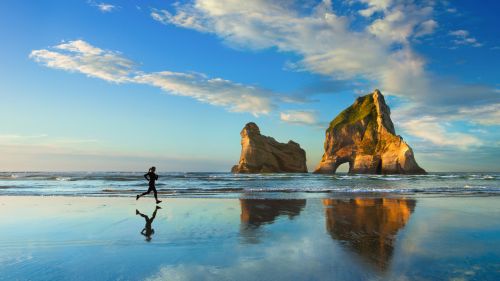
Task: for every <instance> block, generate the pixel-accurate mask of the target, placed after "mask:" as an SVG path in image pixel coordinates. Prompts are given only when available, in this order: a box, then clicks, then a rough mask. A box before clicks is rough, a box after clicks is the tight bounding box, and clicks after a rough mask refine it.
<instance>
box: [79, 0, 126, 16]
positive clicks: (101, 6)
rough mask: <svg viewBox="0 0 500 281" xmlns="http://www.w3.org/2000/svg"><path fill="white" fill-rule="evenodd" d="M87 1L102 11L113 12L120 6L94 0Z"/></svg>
mask: <svg viewBox="0 0 500 281" xmlns="http://www.w3.org/2000/svg"><path fill="white" fill-rule="evenodd" d="M87 3H88V4H89V5H90V6H93V7H96V8H97V9H99V11H101V12H103V13H110V12H113V11H114V10H116V9H118V8H119V7H118V6H115V5H113V4H109V3H104V2H101V3H97V2H96V1H94V0H88V1H87Z"/></svg>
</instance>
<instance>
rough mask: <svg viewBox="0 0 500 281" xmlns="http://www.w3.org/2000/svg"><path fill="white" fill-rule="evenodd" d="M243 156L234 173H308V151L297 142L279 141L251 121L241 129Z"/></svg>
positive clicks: (232, 170) (234, 168) (234, 167)
mask: <svg viewBox="0 0 500 281" xmlns="http://www.w3.org/2000/svg"><path fill="white" fill-rule="evenodd" d="M240 135H241V156H240V161H239V163H238V165H235V166H233V168H232V169H231V172H233V173H307V166H306V152H305V151H304V150H303V149H302V148H300V145H299V144H298V143H296V142H293V141H289V142H288V143H280V142H277V141H276V140H275V139H274V138H271V137H267V136H263V135H261V134H260V130H259V127H258V126H257V125H256V124H255V123H253V122H250V123H248V124H246V125H245V127H244V128H243V130H241V133H240Z"/></svg>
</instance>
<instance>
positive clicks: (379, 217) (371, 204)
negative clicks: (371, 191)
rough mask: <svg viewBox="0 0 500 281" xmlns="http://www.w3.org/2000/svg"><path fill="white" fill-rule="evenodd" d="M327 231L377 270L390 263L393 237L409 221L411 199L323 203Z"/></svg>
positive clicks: (384, 267)
mask: <svg viewBox="0 0 500 281" xmlns="http://www.w3.org/2000/svg"><path fill="white" fill-rule="evenodd" d="M323 205H324V207H325V216H326V230H327V231H328V233H329V234H330V236H331V237H332V238H333V239H335V240H338V241H341V242H344V243H346V244H347V245H348V247H349V248H350V249H352V250H353V251H354V252H356V253H357V254H358V255H360V256H361V257H362V258H364V259H365V260H367V261H368V262H369V263H370V264H372V265H374V266H375V267H376V268H378V269H380V270H385V269H386V268H387V266H388V265H389V263H390V260H391V257H392V252H393V249H394V243H395V240H396V235H397V233H398V231H399V230H401V229H402V228H403V227H404V226H405V225H406V223H407V222H408V220H409V219H410V216H411V214H412V213H413V210H414V209H415V205H416V201H415V200H412V199H390V198H379V199H371V198H359V199H350V200H341V199H323Z"/></svg>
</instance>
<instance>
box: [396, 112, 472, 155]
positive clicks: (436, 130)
mask: <svg viewBox="0 0 500 281" xmlns="http://www.w3.org/2000/svg"><path fill="white" fill-rule="evenodd" d="M400 126H401V127H402V129H403V130H404V131H405V132H407V133H408V134H411V135H412V136H415V137H417V138H420V139H423V140H425V141H428V142H430V143H432V144H435V145H438V146H453V147H458V148H461V149H465V148H468V147H471V146H479V145H481V144H482V142H481V140H479V139H478V138H476V137H475V136H474V135H471V134H466V133H461V132H453V131H450V130H447V128H446V123H443V122H442V121H441V120H439V119H438V118H436V117H433V116H424V117H421V118H419V119H412V120H408V121H405V122H401V123H400Z"/></svg>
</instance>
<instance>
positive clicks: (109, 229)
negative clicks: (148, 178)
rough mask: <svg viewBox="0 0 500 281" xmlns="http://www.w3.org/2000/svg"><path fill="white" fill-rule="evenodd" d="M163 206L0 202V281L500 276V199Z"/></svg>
mask: <svg viewBox="0 0 500 281" xmlns="http://www.w3.org/2000/svg"><path fill="white" fill-rule="evenodd" d="M164 202H165V203H162V204H161V209H158V210H156V215H154V211H155V205H154V203H153V199H151V198H141V200H139V201H135V200H134V199H132V198H117V197H65V196H60V197H57V196H54V197H52V196H34V197H31V196H1V197H0V230H1V234H0V248H1V249H2V251H0V261H1V262H0V279H1V280H498V277H499V276H500V221H499V220H498V218H499V217H500V206H499V204H498V197H497V196H480V197H479V196H454V197H439V196H432V197H431V196H427V197H426V196H412V197H401V196H385V197H373V196H372V197H359V196H358V197H353V198H348V197H338V198H336V197H332V198H327V199H282V200H278V199H273V200H266V199H201V198H200V199H193V198H173V199H164ZM153 216H154V218H153ZM148 222H149V226H148ZM151 230H154V231H151Z"/></svg>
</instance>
